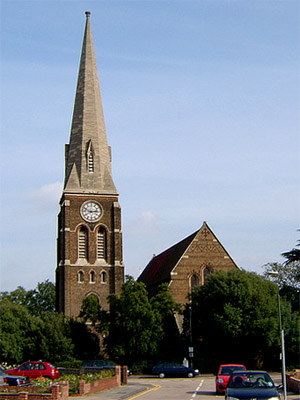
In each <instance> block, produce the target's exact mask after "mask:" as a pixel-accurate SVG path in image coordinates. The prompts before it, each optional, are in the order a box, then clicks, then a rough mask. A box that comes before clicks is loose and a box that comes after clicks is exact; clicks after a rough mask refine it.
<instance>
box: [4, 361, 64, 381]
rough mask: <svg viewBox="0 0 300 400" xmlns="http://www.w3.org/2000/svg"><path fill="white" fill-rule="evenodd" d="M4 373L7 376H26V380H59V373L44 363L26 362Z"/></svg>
mask: <svg viewBox="0 0 300 400" xmlns="http://www.w3.org/2000/svg"><path fill="white" fill-rule="evenodd" d="M6 373H7V374H9V375H20V376H27V377H28V378H33V379H34V378H39V377H41V376H42V377H44V378H50V379H57V378H59V371H58V369H57V368H55V367H53V365H51V364H48V363H47V362H44V361H27V362H24V363H23V364H21V365H19V366H18V367H17V368H14V369H8V370H6Z"/></svg>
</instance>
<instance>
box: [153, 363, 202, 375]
mask: <svg viewBox="0 0 300 400" xmlns="http://www.w3.org/2000/svg"><path fill="white" fill-rule="evenodd" d="M153 374H154V375H158V376H159V377H160V378H164V377H166V376H169V377H183V376H187V377H188V378H193V377H194V376H196V375H198V374H199V371H198V370H197V369H193V368H188V367H185V366H184V365H182V364H179V363H174V362H164V363H159V364H156V365H155V366H154V367H153Z"/></svg>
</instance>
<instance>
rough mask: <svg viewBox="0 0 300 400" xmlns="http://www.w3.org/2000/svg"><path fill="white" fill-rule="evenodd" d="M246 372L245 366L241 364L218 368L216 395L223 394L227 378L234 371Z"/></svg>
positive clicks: (224, 365) (223, 365) (225, 365)
mask: <svg viewBox="0 0 300 400" xmlns="http://www.w3.org/2000/svg"><path fill="white" fill-rule="evenodd" d="M244 370H246V367H245V365H242V364H222V365H220V367H219V370H218V373H217V376H216V392H217V394H223V393H225V390H226V387H227V385H228V381H229V378H230V376H231V374H232V373H233V372H234V371H244Z"/></svg>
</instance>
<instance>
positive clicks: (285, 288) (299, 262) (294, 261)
mask: <svg viewBox="0 0 300 400" xmlns="http://www.w3.org/2000/svg"><path fill="white" fill-rule="evenodd" d="M299 246H300V241H298V243H297V245H296V247H295V248H293V249H292V250H290V251H287V252H284V253H282V254H281V255H282V257H283V258H284V259H285V260H284V261H283V262H282V263H279V262H273V263H268V264H266V265H264V266H263V267H264V269H265V272H264V276H265V277H266V278H267V279H269V280H271V281H273V282H275V283H276V284H277V285H278V286H279V288H280V296H281V297H283V298H285V299H286V300H287V301H289V302H290V304H291V307H292V310H293V311H294V312H298V313H300V311H299V310H300V296H299V292H300V248H299Z"/></svg>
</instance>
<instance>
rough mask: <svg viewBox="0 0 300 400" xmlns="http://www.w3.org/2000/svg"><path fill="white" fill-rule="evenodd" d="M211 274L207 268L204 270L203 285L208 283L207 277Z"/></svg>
mask: <svg viewBox="0 0 300 400" xmlns="http://www.w3.org/2000/svg"><path fill="white" fill-rule="evenodd" d="M209 274H210V269H209V268H207V267H206V268H205V269H204V271H203V283H204V284H205V283H206V281H207V277H208V275H209Z"/></svg>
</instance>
